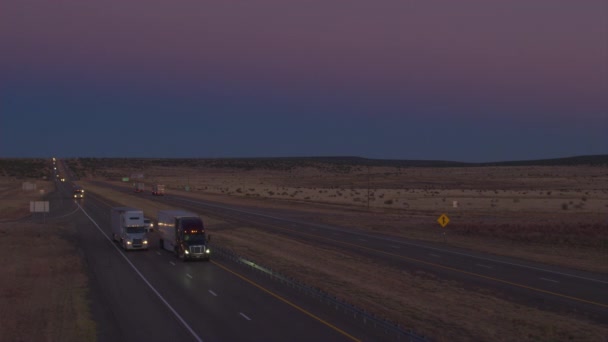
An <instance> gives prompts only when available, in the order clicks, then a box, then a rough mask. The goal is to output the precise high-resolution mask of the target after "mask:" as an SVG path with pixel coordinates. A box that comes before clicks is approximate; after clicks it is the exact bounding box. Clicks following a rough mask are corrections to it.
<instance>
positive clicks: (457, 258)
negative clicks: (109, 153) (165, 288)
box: [97, 182, 608, 324]
mask: <svg viewBox="0 0 608 342" xmlns="http://www.w3.org/2000/svg"><path fill="white" fill-rule="evenodd" d="M97 184H98V185H101V186H106V187H111V188H112V189H114V190H117V191H123V192H125V193H131V192H130V191H129V190H127V189H125V188H122V187H118V186H109V185H108V184H106V183H101V182H100V183H97ZM150 198H151V199H153V200H158V201H163V202H166V203H170V204H172V205H175V206H178V207H181V208H185V209H188V210H191V211H195V212H198V213H200V214H202V215H208V216H214V217H219V218H222V219H224V220H227V221H228V222H235V223H237V222H238V223H240V224H246V225H249V226H253V227H256V228H258V229H264V230H268V231H272V232H273V233H276V234H282V235H285V236H289V237H292V238H296V239H298V240H299V241H308V242H309V243H310V244H315V245H318V244H322V245H326V246H330V247H332V248H336V249H340V250H344V251H347V252H350V253H356V254H358V255H365V256H368V257H369V258H374V259H376V260H382V261H383V262H385V263H387V264H390V265H395V266H397V267H400V268H402V269H407V270H412V271H416V270H424V271H426V272H431V273H433V274H436V275H437V276H439V277H441V278H442V279H449V280H456V281H458V282H460V283H461V284H463V286H464V287H465V288H470V289H476V288H485V289H490V290H491V291H492V292H493V293H495V294H496V295H498V296H500V297H502V298H508V299H509V300H511V301H515V302H519V303H521V304H524V305H529V306H532V307H537V308H541V309H546V310H555V311H559V312H569V313H576V314H578V315H584V316H586V317H587V318H589V319H592V320H595V321H597V322H600V323H602V324H606V323H608V296H607V295H606V294H607V293H608V275H606V274H596V273H591V272H584V271H579V270H572V269H565V268H562V267H557V266H552V265H544V264H540V263H535V262H530V261H526V260H518V259H515V258H509V257H502V256H496V255H488V254H484V253H480V252H476V251H470V250H463V249H459V248H454V247H450V246H449V245H445V244H444V245H442V244H433V243H425V242H420V241H414V240H407V239H402V238H396V237H391V236H385V235H380V234H372V233H368V232H365V231H362V230H358V229H357V228H356V227H336V226H329V225H321V224H314V223H309V222H305V221H302V220H301V219H297V218H294V217H296V216H297V214H298V213H297V212H295V211H294V212H290V211H287V210H278V209H262V208H259V207H257V208H254V207H247V206H243V205H240V206H235V205H226V204H222V203H218V202H211V201H204V200H194V199H192V198H188V197H184V196H180V195H176V194H168V195H166V196H164V197H153V196H150ZM598 262H606V261H605V260H604V261H601V260H598Z"/></svg>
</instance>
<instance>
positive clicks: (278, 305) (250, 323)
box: [47, 181, 390, 342]
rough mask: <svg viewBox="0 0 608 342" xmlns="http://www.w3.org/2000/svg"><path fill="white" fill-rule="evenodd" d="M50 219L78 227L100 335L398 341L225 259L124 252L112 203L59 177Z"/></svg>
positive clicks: (154, 242)
mask: <svg viewBox="0 0 608 342" xmlns="http://www.w3.org/2000/svg"><path fill="white" fill-rule="evenodd" d="M57 186H58V191H57V192H56V193H53V194H51V195H50V196H49V200H50V201H51V208H52V209H51V212H50V213H49V216H48V217H47V219H48V220H53V221H57V222H64V223H66V224H71V225H73V226H74V227H75V228H76V230H77V236H76V237H75V241H74V243H76V244H77V245H78V246H79V249H80V252H81V254H82V256H83V258H84V260H85V261H86V265H87V267H88V272H89V277H90V281H91V293H90V299H91V303H92V310H93V318H94V320H95V321H96V322H97V327H98V340H99V341H206V342H208V341H381V340H390V339H389V338H388V337H386V336H383V335H382V334H380V333H379V332H377V331H375V330H373V329H371V328H370V327H367V326H364V325H363V324H360V323H359V322H358V321H355V320H353V319H349V318H348V317H347V316H346V315H344V314H341V313H339V312H336V310H335V309H334V308H332V307H329V306H327V305H326V304H323V303H321V302H316V301H314V300H311V299H310V298H309V297H307V296H305V295H304V294H300V293H298V292H297V291H294V290H290V289H287V288H284V287H282V286H280V284H277V282H275V281H273V280H270V279H267V278H264V277H260V276H256V275H255V274H253V273H251V272H247V270H245V269H243V268H239V267H238V266H236V265H235V264H234V263H231V262H230V261H229V260H221V258H216V259H213V260H212V261H211V262H188V263H183V262H180V261H179V260H178V259H176V258H175V256H174V255H173V254H171V253H168V252H166V251H163V250H160V249H159V248H158V237H157V236H156V233H152V234H151V235H150V237H149V238H150V239H151V240H152V243H151V248H150V250H148V251H130V252H124V251H123V250H122V249H120V248H119V247H118V245H117V244H116V243H114V242H112V241H111V240H110V238H109V237H108V236H109V235H110V222H109V216H110V207H111V206H112V204H111V203H108V202H106V201H105V200H102V199H98V198H96V196H91V195H90V194H87V195H86V196H85V198H84V199H82V200H74V199H72V198H71V193H72V189H73V186H72V184H71V183H70V182H69V181H68V182H65V183H61V182H57Z"/></svg>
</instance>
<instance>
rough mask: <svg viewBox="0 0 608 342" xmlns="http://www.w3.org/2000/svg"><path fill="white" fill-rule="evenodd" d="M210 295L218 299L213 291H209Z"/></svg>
mask: <svg viewBox="0 0 608 342" xmlns="http://www.w3.org/2000/svg"><path fill="white" fill-rule="evenodd" d="M209 293H211V294H212V295H213V296H214V297H217V294H216V293H215V292H213V291H211V290H209Z"/></svg>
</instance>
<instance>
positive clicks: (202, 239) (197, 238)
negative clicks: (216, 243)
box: [184, 233, 205, 244]
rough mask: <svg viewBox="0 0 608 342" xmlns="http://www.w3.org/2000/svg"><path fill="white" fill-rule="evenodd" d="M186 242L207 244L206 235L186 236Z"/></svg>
mask: <svg viewBox="0 0 608 342" xmlns="http://www.w3.org/2000/svg"><path fill="white" fill-rule="evenodd" d="M184 241H186V242H188V243H189V244H197V243H200V244H204V243H205V233H198V234H184Z"/></svg>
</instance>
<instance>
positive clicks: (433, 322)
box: [82, 183, 608, 341]
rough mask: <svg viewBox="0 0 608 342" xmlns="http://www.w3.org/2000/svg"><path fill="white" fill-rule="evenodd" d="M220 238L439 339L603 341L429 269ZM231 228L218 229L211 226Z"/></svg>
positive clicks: (125, 199)
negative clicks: (473, 289) (429, 271)
mask: <svg viewBox="0 0 608 342" xmlns="http://www.w3.org/2000/svg"><path fill="white" fill-rule="evenodd" d="M82 185H83V186H85V187H86V189H87V190H88V191H89V192H93V193H96V194H98V195H100V196H103V197H105V198H107V199H109V200H112V201H115V202H118V203H121V204H123V205H129V206H134V207H138V208H141V209H143V210H144V212H146V214H147V215H150V216H151V217H155V216H154V215H155V213H156V211H158V210H161V209H169V207H166V206H164V205H162V204H158V203H155V202H154V201H151V200H149V199H145V198H141V195H130V194H124V193H121V192H118V191H114V190H111V189H107V188H103V187H98V186H94V185H91V184H86V183H83V184H82ZM205 221H206V222H208V226H209V230H210V232H211V233H212V234H213V235H214V243H217V244H220V245H221V246H223V247H227V248H230V249H232V250H234V251H235V252H236V253H238V254H240V255H243V256H245V257H248V258H250V259H252V260H254V261H257V262H260V263H261V264H264V265H266V266H269V267H271V268H273V269H275V270H278V271H280V272H282V273H284V274H286V275H288V276H291V277H294V278H296V279H299V280H300V281H303V282H305V283H307V284H309V285H311V286H315V287H318V288H320V289H322V290H324V291H326V292H328V293H332V294H336V295H338V296H339V297H341V298H343V299H344V300H346V301H348V302H350V303H352V304H354V305H356V306H359V307H362V308H365V309H366V310H369V311H371V312H374V313H376V314H379V315H381V316H384V317H387V318H389V319H390V320H393V321H396V322H399V323H400V324H402V325H403V326H406V327H411V328H413V329H414V330H415V331H416V332H417V333H419V334H424V335H426V336H432V338H433V339H435V340H438V341H469V340H480V341H514V340H516V341H570V340H590V341H591V340H598V341H599V340H602V339H603V338H605V337H606V336H608V327H606V326H601V325H597V324H595V323H593V322H589V321H586V320H584V319H581V318H579V317H573V316H569V315H563V314H559V313H554V312H546V311H542V310H538V309H535V308H531V307H527V306H523V305H518V304H515V303H512V302H509V301H506V300H503V299H500V298H497V297H496V296H494V295H493V294H492V293H490V292H489V291H486V290H477V291H471V290H467V289H464V288H463V287H462V286H461V285H460V284H458V283H455V282H449V281H444V280H441V279H437V278H436V277H434V276H433V275H431V274H426V273H424V272H409V271H404V270H400V269H396V268H393V267H390V266H386V265H383V264H380V263H376V262H374V261H372V260H369V259H366V258H363V257H360V256H358V255H356V254H352V253H345V252H342V251H338V250H333V249H330V248H321V247H316V246H311V245H309V244H306V243H301V242H299V241H298V240H297V239H291V238H286V237H283V236H280V235H276V234H272V233H268V232H265V231H261V230H257V229H253V228H248V227H243V226H230V225H229V224H226V223H225V222H223V221H220V220H210V219H207V218H205ZM218 225H222V226H224V227H225V228H224V229H221V230H217V231H214V229H213V227H214V226H218Z"/></svg>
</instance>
